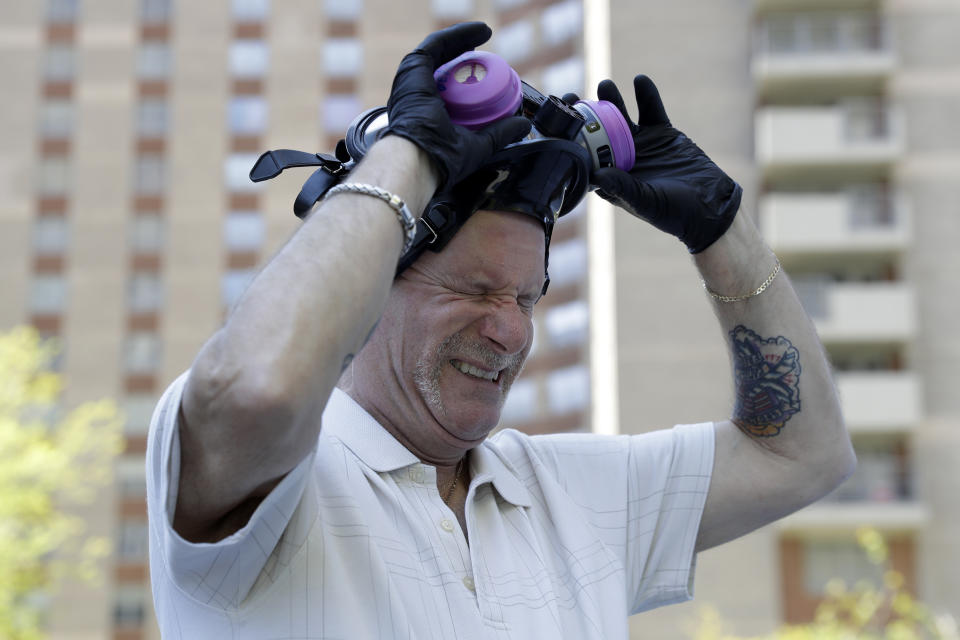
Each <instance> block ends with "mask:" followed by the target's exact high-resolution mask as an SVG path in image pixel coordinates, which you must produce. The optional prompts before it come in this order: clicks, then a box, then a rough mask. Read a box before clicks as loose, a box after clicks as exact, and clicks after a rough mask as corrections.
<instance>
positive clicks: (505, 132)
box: [483, 116, 531, 153]
mask: <svg viewBox="0 0 960 640" xmlns="http://www.w3.org/2000/svg"><path fill="white" fill-rule="evenodd" d="M530 126H531V122H530V121H529V120H527V119H526V118H523V117H521V116H514V117H512V118H504V119H503V120H497V121H496V122H494V123H492V124H489V125H487V126H486V127H484V128H483V132H484V133H485V134H487V136H488V137H489V139H490V144H491V145H492V147H493V148H492V149H490V153H494V152H495V151H499V150H500V149H502V148H503V147H505V146H507V145H508V144H510V143H511V142H517V141H518V140H520V139H521V138H523V137H524V136H525V135H527V134H528V133H530Z"/></svg>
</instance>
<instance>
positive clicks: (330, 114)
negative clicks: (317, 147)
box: [322, 95, 361, 133]
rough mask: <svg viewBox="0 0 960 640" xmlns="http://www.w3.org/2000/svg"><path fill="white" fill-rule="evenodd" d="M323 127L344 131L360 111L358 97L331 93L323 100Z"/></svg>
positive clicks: (329, 129) (334, 130) (337, 131)
mask: <svg viewBox="0 0 960 640" xmlns="http://www.w3.org/2000/svg"><path fill="white" fill-rule="evenodd" d="M322 109H323V128H324V129H326V130H327V131H333V132H336V133H340V132H342V131H345V130H346V128H347V127H348V126H350V123H351V122H352V121H353V119H354V118H355V117H356V116H357V114H358V113H360V111H361V105H360V99H359V98H357V97H356V96H354V95H332V96H327V98H326V99H325V100H324V101H323V107H322Z"/></svg>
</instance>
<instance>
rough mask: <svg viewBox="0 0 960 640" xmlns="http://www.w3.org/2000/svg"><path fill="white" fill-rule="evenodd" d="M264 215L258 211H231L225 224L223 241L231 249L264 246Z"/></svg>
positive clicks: (238, 249)
mask: <svg viewBox="0 0 960 640" xmlns="http://www.w3.org/2000/svg"><path fill="white" fill-rule="evenodd" d="M264 227H265V225H264V222H263V216H261V215H260V213H258V212H256V211H231V212H230V213H229V214H227V220H226V223H225V224H224V226H223V242H224V244H225V245H226V246H227V250H229V251H256V250H257V249H259V248H260V247H261V246H263V237H264Z"/></svg>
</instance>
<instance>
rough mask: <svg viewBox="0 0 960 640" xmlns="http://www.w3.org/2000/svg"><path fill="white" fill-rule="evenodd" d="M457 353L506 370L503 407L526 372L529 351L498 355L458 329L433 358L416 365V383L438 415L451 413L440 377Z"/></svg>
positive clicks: (426, 358)
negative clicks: (442, 393) (443, 395)
mask: <svg viewBox="0 0 960 640" xmlns="http://www.w3.org/2000/svg"><path fill="white" fill-rule="evenodd" d="M457 354H459V355H466V356H469V357H471V358H474V359H476V360H477V361H479V362H482V363H483V366H484V368H486V369H489V370H491V371H499V370H501V369H503V370H504V371H503V373H502V374H500V377H501V388H502V389H503V392H502V394H501V396H500V406H501V407H502V406H503V402H504V400H505V399H506V397H507V393H508V392H509V391H510V387H511V386H512V385H513V381H514V380H516V379H517V378H518V377H520V373H521V372H522V371H523V365H524V362H525V361H526V353H518V354H514V355H512V356H501V355H497V354H495V353H493V352H492V351H491V350H490V349H488V348H486V347H484V346H482V345H480V344H478V343H475V342H473V343H469V342H467V341H466V340H465V339H464V338H463V335H462V334H461V333H459V332H458V333H455V334H453V335H452V336H450V337H448V338H446V339H445V340H444V341H443V342H441V343H440V344H439V345H437V349H436V351H435V352H434V354H433V355H434V357H433V358H428V357H427V356H426V355H421V356H420V357H419V358H418V359H417V363H416V365H415V367H414V371H413V383H414V385H416V387H417V391H419V392H420V395H421V397H422V398H423V400H424V402H426V403H427V406H428V407H429V408H430V409H431V410H432V411H433V413H434V415H436V416H438V417H441V418H445V417H446V416H447V410H446V407H445V406H444V405H443V399H442V398H441V397H440V376H441V375H442V374H443V368H444V367H445V366H446V365H447V364H448V363H449V361H450V360H451V359H452V358H453V357H454V356H455V355H457Z"/></svg>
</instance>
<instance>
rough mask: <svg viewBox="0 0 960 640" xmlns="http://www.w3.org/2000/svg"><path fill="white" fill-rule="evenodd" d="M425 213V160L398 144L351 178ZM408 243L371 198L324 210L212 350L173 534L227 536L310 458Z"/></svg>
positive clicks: (348, 199)
mask: <svg viewBox="0 0 960 640" xmlns="http://www.w3.org/2000/svg"><path fill="white" fill-rule="evenodd" d="M350 180H351V181H353V182H364V183H369V184H374V185H377V186H380V187H381V188H383V189H386V190H387V191H390V192H391V193H395V194H397V195H399V196H400V197H401V198H403V199H404V200H405V201H406V202H407V203H408V207H409V208H410V209H411V210H412V211H421V210H422V209H423V206H424V205H425V204H426V202H427V200H428V199H429V198H430V196H431V194H432V193H433V189H434V187H435V184H436V181H435V178H434V177H433V176H432V173H431V169H430V166H429V161H428V160H427V158H426V156H425V155H424V154H423V152H421V151H420V150H419V149H418V148H417V147H416V146H414V145H413V144H412V143H411V142H409V141H407V140H404V139H402V138H398V137H394V136H388V137H387V138H385V139H384V140H382V141H380V142H379V143H377V144H376V145H374V146H373V147H372V149H371V150H370V153H369V154H368V156H367V157H366V159H365V160H364V161H363V162H362V163H361V164H360V165H359V166H358V167H357V169H356V170H355V171H354V172H353V174H352V175H351V177H350ZM402 244H403V234H402V232H401V227H400V225H399V224H398V222H397V216H396V213H395V212H394V211H393V210H392V209H391V208H390V207H389V206H387V204H386V203H384V202H381V201H379V200H377V199H375V198H372V197H369V196H363V195H360V194H341V195H338V196H336V197H333V198H330V199H329V200H327V201H323V202H321V203H320V204H319V205H317V206H316V207H315V210H314V211H313V212H312V213H311V214H310V215H309V217H307V219H306V221H305V222H304V223H303V226H302V227H301V228H300V229H298V230H297V232H296V233H295V234H294V235H293V237H292V238H291V239H290V240H289V241H288V242H287V244H286V245H285V246H284V247H283V248H282V249H281V250H280V251H279V253H277V255H276V256H274V257H273V259H272V260H270V262H269V263H268V264H267V265H266V266H265V267H264V268H263V270H262V271H260V273H259V274H257V277H256V278H254V280H253V282H252V283H251V284H250V287H249V288H248V289H247V291H246V292H245V293H244V295H243V297H242V298H241V300H240V301H239V303H238V304H237V306H236V308H235V309H234V310H233V312H232V313H231V314H230V317H229V318H228V319H227V321H226V323H225V325H224V326H223V327H222V328H221V329H220V330H219V331H217V332H216V333H215V334H214V335H213V337H211V338H210V340H208V341H207V343H206V344H205V345H204V347H203V348H202V349H201V351H200V353H199V355H198V356H197V358H196V360H195V361H194V363H193V367H192V369H191V372H190V376H189V379H188V380H187V384H186V387H185V389H184V393H183V400H182V404H181V418H180V448H181V470H180V490H179V492H178V501H177V510H176V516H175V518H174V527H175V528H176V529H177V531H178V532H179V533H180V534H181V535H183V536H184V537H185V538H187V539H189V540H195V541H199V540H210V539H216V538H221V537H223V536H224V535H227V534H228V533H231V532H232V531H233V530H236V529H237V528H239V527H240V526H242V525H243V523H244V522H245V521H246V520H247V518H248V517H249V515H250V513H252V510H253V508H255V507H256V504H258V503H259V499H261V498H262V497H263V496H264V495H266V493H268V492H269V490H270V489H271V488H272V487H273V486H274V485H275V484H276V482H277V481H278V480H279V479H280V478H282V477H283V475H284V474H286V473H287V472H288V471H290V470H291V469H292V468H293V467H294V466H296V464H297V463H298V462H299V461H300V460H302V459H303V457H304V456H305V455H307V454H308V453H309V452H310V450H311V449H312V448H313V446H314V443H315V442H316V438H317V434H318V432H319V430H320V420H319V418H320V414H321V412H322V410H323V407H324V405H325V404H326V402H327V398H328V397H329V395H330V392H331V391H332V390H333V387H334V386H335V385H336V382H337V379H338V378H339V376H340V372H341V370H342V368H343V367H344V365H345V364H346V363H347V362H348V361H349V359H350V358H351V357H352V354H354V353H356V352H357V351H358V350H359V349H360V347H361V346H362V345H363V342H364V339H365V338H366V336H367V335H368V334H369V332H370V331H371V329H372V328H373V326H374V324H375V323H376V322H377V319H378V318H379V317H380V313H381V311H382V309H383V307H384V305H385V303H386V300H387V294H388V292H389V290H390V283H391V281H392V279H393V272H394V269H395V268H396V263H397V259H398V257H399V256H400V250H401V248H402Z"/></svg>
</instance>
